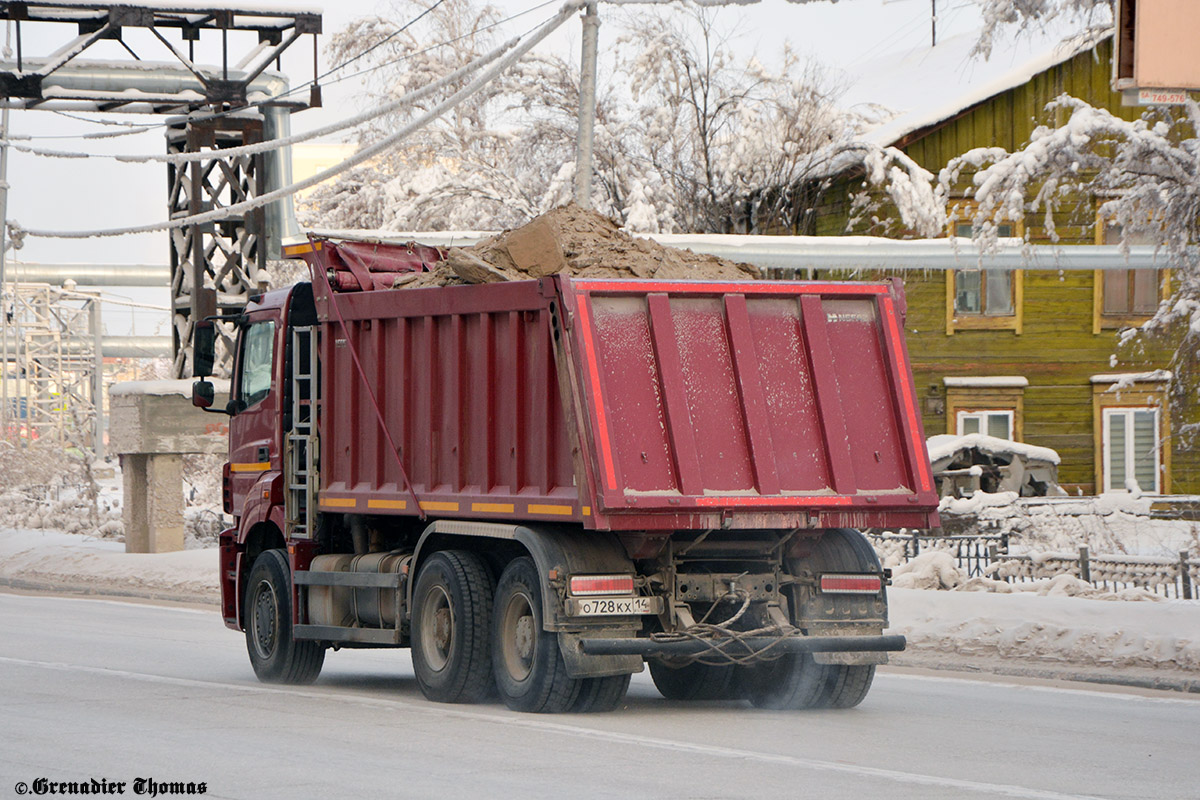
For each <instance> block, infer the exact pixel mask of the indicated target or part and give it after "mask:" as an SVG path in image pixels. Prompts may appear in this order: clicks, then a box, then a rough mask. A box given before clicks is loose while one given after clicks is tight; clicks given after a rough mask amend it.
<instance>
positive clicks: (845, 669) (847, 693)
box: [808, 528, 883, 708]
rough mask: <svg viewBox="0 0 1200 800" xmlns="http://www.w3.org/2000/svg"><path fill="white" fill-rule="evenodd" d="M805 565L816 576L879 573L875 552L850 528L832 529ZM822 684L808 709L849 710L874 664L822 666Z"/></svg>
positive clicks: (858, 699) (861, 696) (868, 684)
mask: <svg viewBox="0 0 1200 800" xmlns="http://www.w3.org/2000/svg"><path fill="white" fill-rule="evenodd" d="M808 563H809V565H810V566H811V567H812V568H813V569H815V570H817V571H820V572H825V571H833V572H879V571H880V570H882V568H883V566H882V565H881V564H880V563H879V555H878V554H877V553H876V552H875V548H874V547H872V546H871V543H870V542H869V541H867V537H865V536H863V535H862V533H860V532H859V531H856V530H854V529H853V528H833V529H830V530H828V531H826V532H825V535H824V536H822V537H821V538H820V539H819V540H817V542H816V543H815V544H814V545H813V550H812V555H811V556H810V558H809V560H808ZM819 666H822V667H823V668H824V669H823V672H824V673H825V675H824V680H823V682H822V684H821V689H820V692H819V694H818V696H817V699H816V702H815V703H814V705H813V706H811V707H812V708H853V707H855V706H857V705H858V704H859V703H861V702H862V701H863V700H864V699H865V698H866V696H867V692H868V691H870V689H871V683H872V681H874V680H875V665H874V664H824V665H819Z"/></svg>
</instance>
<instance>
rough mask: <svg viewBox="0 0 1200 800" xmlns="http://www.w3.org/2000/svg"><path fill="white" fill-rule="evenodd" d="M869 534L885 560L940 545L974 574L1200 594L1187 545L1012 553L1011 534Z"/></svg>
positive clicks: (1199, 563)
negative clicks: (1163, 553)
mask: <svg viewBox="0 0 1200 800" xmlns="http://www.w3.org/2000/svg"><path fill="white" fill-rule="evenodd" d="M867 538H868V539H869V540H870V541H871V543H872V544H873V545H874V546H875V550H876V552H878V553H879V557H880V558H881V559H883V560H884V561H887V560H891V559H893V558H896V557H898V559H899V560H900V561H902V562H907V561H910V560H912V559H913V558H916V557H917V556H918V555H920V554H921V553H922V552H926V551H930V550H939V551H942V552H946V553H949V554H950V555H951V556H953V558H954V561H955V563H956V564H957V566H958V568H959V569H961V570H963V571H964V572H966V573H967V576H968V577H972V578H974V577H978V576H982V577H988V578H994V579H996V580H1002V581H1005V582H1006V583H1022V582H1027V581H1038V580H1045V579H1048V578H1054V577H1056V576H1058V575H1072V576H1074V577H1076V578H1078V579H1079V580H1081V581H1084V582H1085V583H1090V584H1092V585H1093V586H1095V587H1097V588H1099V589H1105V590H1108V591H1113V592H1119V591H1121V590H1123V589H1133V588H1137V589H1145V590H1147V591H1150V592H1153V593H1155V594H1158V595H1162V596H1163V597H1176V598H1180V599H1184V600H1191V599H1193V598H1195V597H1197V594H1198V592H1197V587H1200V559H1197V558H1192V557H1191V555H1190V553H1189V552H1188V551H1186V550H1184V551H1181V552H1180V553H1179V557H1178V558H1163V557H1155V556H1125V555H1092V554H1091V553H1090V552H1089V551H1088V548H1087V547H1080V548H1079V550H1078V552H1076V553H1010V552H1009V537H1008V534H996V535H993V534H980V535H976V536H922V535H920V534H918V533H917V532H916V531H913V532H911V533H910V532H903V533H889V532H872V531H868V532H867Z"/></svg>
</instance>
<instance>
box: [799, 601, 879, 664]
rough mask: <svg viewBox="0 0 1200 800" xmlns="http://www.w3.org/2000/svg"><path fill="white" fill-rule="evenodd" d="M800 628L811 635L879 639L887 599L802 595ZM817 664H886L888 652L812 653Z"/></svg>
mask: <svg viewBox="0 0 1200 800" xmlns="http://www.w3.org/2000/svg"><path fill="white" fill-rule="evenodd" d="M800 596H801V603H800V614H799V615H798V616H799V619H798V620H797V625H798V626H799V627H800V628H803V629H804V630H805V631H807V633H808V635H809V636H879V635H880V634H882V633H883V630H884V628H885V627H887V600H886V599H885V598H884V597H882V596H881V595H866V596H864V595H845V594H843V595H831V594H817V593H814V592H811V591H809V592H805V591H802V592H801V593H800ZM812 657H813V660H814V661H816V662H817V663H818V664H886V663H888V655H887V653H874V652H861V653H813V656H812Z"/></svg>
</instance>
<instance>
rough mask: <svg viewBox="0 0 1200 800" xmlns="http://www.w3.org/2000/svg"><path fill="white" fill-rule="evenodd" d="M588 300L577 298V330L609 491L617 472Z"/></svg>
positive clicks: (614, 484)
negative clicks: (581, 344)
mask: <svg viewBox="0 0 1200 800" xmlns="http://www.w3.org/2000/svg"><path fill="white" fill-rule="evenodd" d="M588 302H589V298H587V297H580V298H579V329H580V331H582V332H583V355H584V359H585V360H586V361H587V371H588V380H590V381H591V382H592V403H593V405H594V406H595V410H596V428H597V431H596V432H597V434H598V437H599V439H600V441H599V442H598V444H599V445H600V455H601V460H602V461H603V462H604V481H605V485H606V486H607V487H608V488H609V489H615V488H617V470H616V467H615V466H614V465H613V455H612V446H611V445H610V444H609V441H608V416H607V415H606V414H605V413H604V396H603V395H602V394H601V393H600V368H599V367H598V366H597V364H596V343H595V340H594V339H593V338H592V322H591V319H589V317H588Z"/></svg>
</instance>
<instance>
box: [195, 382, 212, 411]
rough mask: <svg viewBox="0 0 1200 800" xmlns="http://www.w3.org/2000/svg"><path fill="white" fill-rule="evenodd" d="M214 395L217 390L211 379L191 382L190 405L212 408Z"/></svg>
mask: <svg viewBox="0 0 1200 800" xmlns="http://www.w3.org/2000/svg"><path fill="white" fill-rule="evenodd" d="M216 396H217V390H216V389H215V388H214V387H213V385H212V381H196V382H195V383H193V384H192V405H194V406H195V407H196V408H204V409H208V408H212V404H213V401H214V400H215V399H216Z"/></svg>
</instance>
